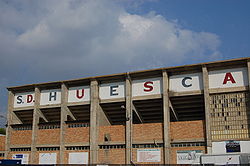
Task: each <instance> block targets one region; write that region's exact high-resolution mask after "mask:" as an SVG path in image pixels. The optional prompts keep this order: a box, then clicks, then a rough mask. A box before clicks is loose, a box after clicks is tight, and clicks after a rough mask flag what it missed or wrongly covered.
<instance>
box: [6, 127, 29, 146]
mask: <svg viewBox="0 0 250 166" xmlns="http://www.w3.org/2000/svg"><path fill="white" fill-rule="evenodd" d="M31 137H32V130H13V131H12V132H11V137H10V143H11V144H12V145H30V144H31Z"/></svg>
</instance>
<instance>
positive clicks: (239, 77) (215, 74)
mask: <svg viewBox="0 0 250 166" xmlns="http://www.w3.org/2000/svg"><path fill="white" fill-rule="evenodd" d="M208 76H209V88H210V89H212V88H228V87H239V86H247V85H248V76H247V68H234V69H227V70H215V71H210V72H209V75H208Z"/></svg>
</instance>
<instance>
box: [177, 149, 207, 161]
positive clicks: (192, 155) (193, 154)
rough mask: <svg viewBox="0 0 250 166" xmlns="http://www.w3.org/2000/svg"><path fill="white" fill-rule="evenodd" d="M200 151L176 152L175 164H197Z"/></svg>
mask: <svg viewBox="0 0 250 166" xmlns="http://www.w3.org/2000/svg"><path fill="white" fill-rule="evenodd" d="M202 154H203V152H202V150H185V151H177V164H199V163H200V156H201V155H202Z"/></svg>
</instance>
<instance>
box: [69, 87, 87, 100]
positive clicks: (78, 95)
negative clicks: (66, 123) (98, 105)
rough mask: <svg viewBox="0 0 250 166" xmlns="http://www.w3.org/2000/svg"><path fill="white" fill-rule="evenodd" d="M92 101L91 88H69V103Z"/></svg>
mask: <svg viewBox="0 0 250 166" xmlns="http://www.w3.org/2000/svg"><path fill="white" fill-rule="evenodd" d="M89 100H90V87H89V86H79V87H72V88H69V93H68V102H69V103H70V102H83V101H89Z"/></svg>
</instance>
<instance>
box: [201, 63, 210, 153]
mask: <svg viewBox="0 0 250 166" xmlns="http://www.w3.org/2000/svg"><path fill="white" fill-rule="evenodd" d="M202 74H203V87H204V102H205V120H206V144H207V153H208V154H211V153H212V136H211V124H210V123H211V119H210V98H209V80H208V70H207V67H206V66H205V65H203V66H202Z"/></svg>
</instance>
